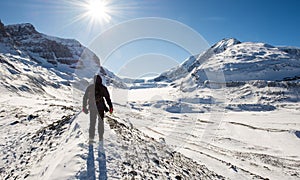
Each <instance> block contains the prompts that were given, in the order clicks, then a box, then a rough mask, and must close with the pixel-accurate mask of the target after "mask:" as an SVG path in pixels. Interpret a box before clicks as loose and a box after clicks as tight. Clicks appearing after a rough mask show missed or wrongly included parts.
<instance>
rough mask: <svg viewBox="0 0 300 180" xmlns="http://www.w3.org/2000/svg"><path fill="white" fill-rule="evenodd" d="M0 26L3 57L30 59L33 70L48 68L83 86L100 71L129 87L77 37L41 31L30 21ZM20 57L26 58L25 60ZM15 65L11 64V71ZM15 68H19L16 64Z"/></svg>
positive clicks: (66, 79)
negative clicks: (69, 37)
mask: <svg viewBox="0 0 300 180" xmlns="http://www.w3.org/2000/svg"><path fill="white" fill-rule="evenodd" d="M0 29H1V30H0V48H1V52H0V53H1V55H2V57H3V58H2V59H4V58H5V57H7V59H10V57H14V59H15V61H16V62H18V63H19V62H20V63H22V62H24V63H25V62H27V63H25V64H24V66H27V69H32V68H28V66H35V67H37V66H39V67H40V68H46V69H47V70H49V71H51V72H52V73H54V74H56V75H57V76H59V78H62V79H63V80H64V81H68V83H69V84H71V83H74V86H75V87H79V88H84V87H86V85H87V84H88V81H90V79H91V78H92V77H93V76H94V75H95V74H96V73H99V74H101V75H102V76H104V77H105V79H106V81H107V83H112V84H113V85H115V86H118V87H122V88H125V87H126V85H125V84H124V83H122V82H121V81H120V79H119V78H117V77H116V76H115V75H114V74H113V73H112V72H110V71H108V70H107V69H105V68H103V67H102V66H100V60H99V58H98V57H97V56H96V55H95V54H94V53H93V52H92V51H90V50H89V49H88V48H86V47H84V46H83V45H81V44H80V43H79V42H78V41H76V40H73V39H62V38H57V37H51V36H48V35H45V34H42V33H39V32H38V31H37V30H36V29H35V27H34V26H33V25H32V24H29V23H25V24H15V25H8V26H4V25H3V24H2V23H0ZM17 59H23V60H24V59H25V61H21V60H20V61H18V60H17ZM3 61H4V60H3ZM6 62H7V61H6ZM6 64H7V63H6ZM12 67H13V66H10V70H11V68H12ZM14 70H15V71H16V72H17V71H18V70H17V69H16V67H15V68H14ZM57 83H59V82H57Z"/></svg>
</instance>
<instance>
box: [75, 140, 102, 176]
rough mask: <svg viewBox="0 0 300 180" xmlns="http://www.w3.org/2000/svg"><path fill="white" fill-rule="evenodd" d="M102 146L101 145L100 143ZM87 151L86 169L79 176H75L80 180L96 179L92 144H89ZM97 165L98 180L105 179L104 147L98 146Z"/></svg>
mask: <svg viewBox="0 0 300 180" xmlns="http://www.w3.org/2000/svg"><path fill="white" fill-rule="evenodd" d="M102 146H103V145H102ZM88 149H89V152H88V157H87V159H86V171H84V172H81V173H80V174H79V176H77V177H78V178H79V179H81V180H86V179H87V180H96V167H95V156H94V145H93V144H90V145H89V147H88ZM97 150H98V157H97V159H96V160H97V161H98V165H99V171H98V173H99V176H98V177H99V180H106V179H107V169H106V155H105V151H104V148H103V147H101V146H99V147H98V149H97Z"/></svg>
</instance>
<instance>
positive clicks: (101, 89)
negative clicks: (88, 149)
mask: <svg viewBox="0 0 300 180" xmlns="http://www.w3.org/2000/svg"><path fill="white" fill-rule="evenodd" d="M103 98H105V100H106V102H107V104H108V106H109V112H110V113H112V112H113V105H112V103H111V100H110V96H109V92H108V90H107V88H106V87H105V86H104V85H102V79H101V77H100V76H99V75H95V76H94V83H93V84H91V85H89V86H88V87H87V89H86V91H85V94H84V96H83V109H82V111H83V112H84V113H86V114H87V113H88V112H89V111H90V128H89V142H90V143H91V142H93V140H94V136H95V126H96V120H97V119H98V134H99V141H100V142H103V134H104V121H103V120H104V111H106V112H107V111H108V108H107V107H106V105H105V102H104V99H103ZM87 104H88V108H87Z"/></svg>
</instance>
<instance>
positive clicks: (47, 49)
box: [0, 23, 300, 89]
mask: <svg viewBox="0 0 300 180" xmlns="http://www.w3.org/2000/svg"><path fill="white" fill-rule="evenodd" d="M0 60H1V64H2V68H1V72H2V77H1V79H3V83H2V84H5V83H4V82H5V81H6V80H5V77H6V79H7V78H8V77H9V78H12V77H10V76H11V74H23V75H24V74H26V73H28V71H31V70H32V69H34V68H37V67H40V68H42V69H44V71H45V72H46V71H47V70H48V71H51V73H52V74H55V76H57V77H55V78H52V79H56V80H57V82H56V81H55V80H53V81H52V80H50V79H49V83H48V84H53V83H57V84H63V85H70V84H71V83H75V85H76V87H79V88H81V89H82V88H84V87H86V85H87V84H88V81H90V80H91V78H92V77H93V75H94V74H95V73H100V74H101V75H102V76H104V77H105V79H106V82H107V84H108V85H113V86H115V87H118V88H127V87H129V86H131V85H130V84H132V83H133V82H138V83H143V82H144V80H132V79H122V78H119V77H118V76H116V75H115V74H114V73H112V72H110V71H109V70H107V69H105V68H103V67H102V66H100V60H99V58H98V57H97V56H96V55H95V54H94V53H93V52H92V51H90V50H89V49H88V48H86V47H84V46H83V45H81V44H80V43H79V42H78V41H76V40H73V39H62V38H57V37H51V36H48V35H45V34H42V33H39V32H38V31H37V30H36V29H35V27H34V26H33V25H32V24H29V23H25V24H16V25H8V26H4V25H3V23H0ZM3 68H4V69H3ZM5 69H6V70H5ZM45 69H47V70H45ZM23 72H25V73H23ZM3 75H6V76H5V77H4V76H3ZM33 75H34V76H37V73H33ZM31 76H32V75H31ZM39 76H40V78H42V79H43V78H45V77H47V76H50V75H49V74H45V73H44V74H40V75H39ZM187 77H188V79H192V80H193V81H194V83H196V84H198V85H199V84H203V83H205V82H207V81H209V82H236V81H251V80H266V81H298V80H299V78H300V49H299V48H294V47H274V46H271V45H268V44H264V43H253V42H243V43H242V42H240V41H238V40H236V39H233V38H231V39H223V40H221V41H220V42H218V43H216V44H215V45H213V46H211V47H210V48H209V49H208V50H206V51H205V52H203V53H201V54H199V55H194V56H191V57H189V58H188V59H187V60H186V61H185V62H183V63H182V64H181V65H179V66H178V67H174V68H173V69H171V70H169V71H166V72H164V73H162V74H161V75H159V76H158V77H156V78H155V79H153V80H150V81H149V80H148V82H150V83H152V84H157V83H161V82H173V81H176V80H179V79H182V78H184V79H187ZM29 79H30V78H29ZM37 79H39V78H37ZM58 79H60V80H59V81H58ZM184 79H183V80H182V81H185V80H184ZM51 81H52V82H51ZM37 82H39V81H37ZM45 82H47V80H45ZM40 83H42V82H40ZM5 86H6V87H9V86H11V85H8V84H5ZM149 87H152V86H151V85H150V86H149ZM14 88H16V89H18V87H17V86H15V87H14Z"/></svg>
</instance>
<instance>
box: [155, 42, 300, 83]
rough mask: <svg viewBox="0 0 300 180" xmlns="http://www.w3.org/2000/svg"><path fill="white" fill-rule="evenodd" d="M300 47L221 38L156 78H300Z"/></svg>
mask: <svg viewBox="0 0 300 180" xmlns="http://www.w3.org/2000/svg"><path fill="white" fill-rule="evenodd" d="M299 52H300V49H299V48H292V47H274V46H271V45H268V44H265V43H253V42H243V43H242V42H240V41H238V40H236V39H233V38H231V39H223V40H222V41H220V42H218V43H216V44H215V45H213V46H212V47H211V48H209V49H208V50H207V51H205V52H204V53H202V54H200V55H196V56H191V57H190V58H189V59H187V60H186V61H185V62H184V63H183V64H181V65H180V66H178V67H176V68H173V69H171V70H170V71H167V72H164V73H162V74H161V75H160V76H159V77H158V78H156V79H155V81H161V80H176V79H179V78H181V77H186V76H187V75H189V76H192V77H193V79H195V80H196V81H197V83H203V82H205V81H218V80H217V79H215V78H214V74H217V73H219V74H220V75H222V76H224V80H223V82H231V81H250V80H267V81H283V80H291V79H294V80H295V79H298V78H299V77H300V53H299Z"/></svg>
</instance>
